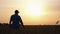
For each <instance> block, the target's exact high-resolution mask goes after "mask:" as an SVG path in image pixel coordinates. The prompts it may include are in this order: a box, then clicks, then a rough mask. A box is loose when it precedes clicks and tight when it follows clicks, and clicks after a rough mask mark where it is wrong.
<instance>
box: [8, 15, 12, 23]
mask: <svg viewBox="0 0 60 34" xmlns="http://www.w3.org/2000/svg"><path fill="white" fill-rule="evenodd" d="M11 21H12V16H11V18H10V22H9V24H11Z"/></svg>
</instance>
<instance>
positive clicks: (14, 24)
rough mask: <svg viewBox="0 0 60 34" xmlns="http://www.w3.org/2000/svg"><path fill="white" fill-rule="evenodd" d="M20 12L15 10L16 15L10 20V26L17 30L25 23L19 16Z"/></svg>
mask: <svg viewBox="0 0 60 34" xmlns="http://www.w3.org/2000/svg"><path fill="white" fill-rule="evenodd" d="M18 13H19V11H18V10H15V14H14V15H12V16H11V18H10V25H11V27H12V28H14V29H17V28H19V25H22V26H23V22H22V19H21V17H20V16H19V15H18Z"/></svg>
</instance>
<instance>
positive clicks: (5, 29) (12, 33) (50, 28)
mask: <svg viewBox="0 0 60 34" xmlns="http://www.w3.org/2000/svg"><path fill="white" fill-rule="evenodd" d="M24 27H25V28H22V27H21V26H20V27H19V29H17V30H16V29H12V28H10V27H9V25H8V24H0V34H60V25H25V26H24Z"/></svg>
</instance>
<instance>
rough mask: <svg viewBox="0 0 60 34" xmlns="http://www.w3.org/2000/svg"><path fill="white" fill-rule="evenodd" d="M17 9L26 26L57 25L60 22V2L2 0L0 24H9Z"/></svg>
mask: <svg viewBox="0 0 60 34" xmlns="http://www.w3.org/2000/svg"><path fill="white" fill-rule="evenodd" d="M16 9H17V10H19V12H20V13H19V15H20V16H21V18H22V21H23V23H24V25H55V24H56V22H57V20H60V0H0V22H1V23H9V20H10V16H11V15H12V14H14V11H15V10H16ZM58 24H60V23H58Z"/></svg>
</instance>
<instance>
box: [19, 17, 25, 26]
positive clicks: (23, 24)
mask: <svg viewBox="0 0 60 34" xmlns="http://www.w3.org/2000/svg"><path fill="white" fill-rule="evenodd" d="M20 23H21V25H22V26H23V27H24V24H23V21H22V19H21V17H20Z"/></svg>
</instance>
